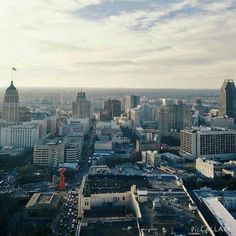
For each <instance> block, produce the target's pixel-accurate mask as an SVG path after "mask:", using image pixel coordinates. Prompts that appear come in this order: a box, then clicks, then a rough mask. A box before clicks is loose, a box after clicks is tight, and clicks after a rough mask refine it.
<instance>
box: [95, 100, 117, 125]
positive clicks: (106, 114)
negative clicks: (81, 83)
mask: <svg viewBox="0 0 236 236" xmlns="http://www.w3.org/2000/svg"><path fill="white" fill-rule="evenodd" d="M120 115H121V101H119V100H115V99H113V100H112V99H109V100H107V101H104V109H102V110H101V111H100V120H101V121H110V120H112V119H113V118H114V117H118V116H120Z"/></svg>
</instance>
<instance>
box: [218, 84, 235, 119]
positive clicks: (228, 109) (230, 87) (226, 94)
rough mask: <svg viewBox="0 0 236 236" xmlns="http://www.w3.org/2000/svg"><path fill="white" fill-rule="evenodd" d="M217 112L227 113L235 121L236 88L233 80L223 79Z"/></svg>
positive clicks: (222, 114)
mask: <svg viewBox="0 0 236 236" xmlns="http://www.w3.org/2000/svg"><path fill="white" fill-rule="evenodd" d="M219 114H220V115H221V116H224V115H227V116H228V117H230V118H234V122H235V121H236V88H235V84H234V81H233V80H225V81H224V83H223V85H222V87H221V90H220V112H219Z"/></svg>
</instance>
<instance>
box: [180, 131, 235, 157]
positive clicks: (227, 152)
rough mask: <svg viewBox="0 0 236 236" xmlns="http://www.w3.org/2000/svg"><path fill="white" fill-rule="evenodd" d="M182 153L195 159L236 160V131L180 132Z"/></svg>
mask: <svg viewBox="0 0 236 236" xmlns="http://www.w3.org/2000/svg"><path fill="white" fill-rule="evenodd" d="M180 151H181V153H182V154H183V155H186V156H191V157H193V158H196V157H207V158H214V159H215V160H220V159H230V158H235V156H236V131H235V130H224V129H210V128H208V129H207V128H191V129H187V128H186V129H183V130H181V132H180Z"/></svg>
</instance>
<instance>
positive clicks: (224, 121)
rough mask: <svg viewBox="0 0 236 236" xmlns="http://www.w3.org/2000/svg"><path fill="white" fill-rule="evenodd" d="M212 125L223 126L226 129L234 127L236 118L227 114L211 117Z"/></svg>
mask: <svg viewBox="0 0 236 236" xmlns="http://www.w3.org/2000/svg"><path fill="white" fill-rule="evenodd" d="M211 127H212V128H213V127H221V128H224V129H232V128H233V127H234V118H229V117H227V116H218V117H213V118H212V119H211Z"/></svg>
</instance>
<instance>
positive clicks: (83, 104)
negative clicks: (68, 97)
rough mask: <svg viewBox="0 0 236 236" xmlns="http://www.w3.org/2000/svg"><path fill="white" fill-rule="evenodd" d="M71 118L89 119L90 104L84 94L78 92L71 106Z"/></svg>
mask: <svg viewBox="0 0 236 236" xmlns="http://www.w3.org/2000/svg"><path fill="white" fill-rule="evenodd" d="M72 114H73V117H78V118H86V117H91V102H90V101H88V100H87V99H86V94H85V92H78V94H77V98H76V101H75V102H73V104H72Z"/></svg>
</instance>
